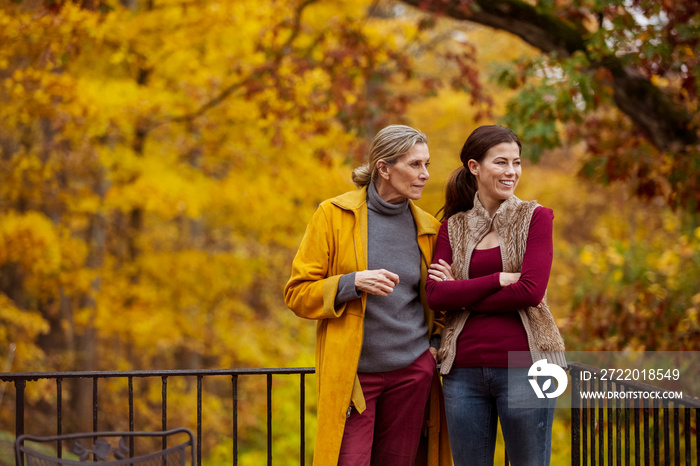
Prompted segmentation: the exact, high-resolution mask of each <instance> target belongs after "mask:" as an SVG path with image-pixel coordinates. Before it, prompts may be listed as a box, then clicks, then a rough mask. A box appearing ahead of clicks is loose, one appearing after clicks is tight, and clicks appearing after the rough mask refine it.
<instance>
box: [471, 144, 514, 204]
mask: <svg viewBox="0 0 700 466" xmlns="http://www.w3.org/2000/svg"><path fill="white" fill-rule="evenodd" d="M469 170H470V171H471V172H472V173H473V174H474V175H475V176H476V180H477V182H478V185H479V199H480V200H481V202H482V204H484V206H486V205H487V203H498V204H500V203H501V202H502V201H505V200H506V199H508V198H509V197H511V196H512V195H513V193H514V192H515V187H516V186H518V180H520V175H521V173H522V168H521V166H520V148H519V147H518V145H517V144H516V143H515V142H502V143H500V144H497V145H495V146H493V147H492V148H490V149H489V150H488V151H487V152H486V155H485V156H484V159H483V160H482V161H481V163H479V162H477V161H476V160H473V159H472V160H470V161H469Z"/></svg>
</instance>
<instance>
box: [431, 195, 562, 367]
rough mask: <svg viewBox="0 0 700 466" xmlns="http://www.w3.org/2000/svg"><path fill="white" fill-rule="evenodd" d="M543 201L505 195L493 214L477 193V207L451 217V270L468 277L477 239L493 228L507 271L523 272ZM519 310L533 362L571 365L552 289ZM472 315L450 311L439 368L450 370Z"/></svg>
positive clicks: (449, 222) (505, 270) (449, 230)
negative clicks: (550, 301) (556, 318)
mask: <svg viewBox="0 0 700 466" xmlns="http://www.w3.org/2000/svg"><path fill="white" fill-rule="evenodd" d="M537 207H538V204H537V202H536V201H529V202H525V201H521V200H520V199H518V198H517V197H515V196H511V197H510V198H509V199H507V200H505V201H504V202H503V203H502V204H501V205H500V207H499V208H498V210H497V211H496V213H495V214H494V215H493V217H491V216H490V215H489V213H488V211H487V210H486V209H485V208H484V206H483V205H482V204H481V201H479V194H478V193H477V194H476V195H475V196H474V207H473V208H472V209H470V210H468V211H467V212H460V213H457V214H455V215H453V216H451V217H450V218H449V219H448V223H447V231H448V233H449V237H450V246H451V247H452V273H453V274H454V276H455V278H456V279H457V280H466V279H468V278H469V264H470V261H471V258H472V254H473V252H474V249H475V248H476V246H477V244H479V242H481V240H482V239H483V238H484V236H486V235H487V234H488V232H489V231H491V226H492V225H493V227H494V229H495V230H496V233H498V241H499V245H500V249H501V258H502V261H503V271H504V272H520V271H521V268H522V265H523V257H524V256H525V248H526V246H527V236H528V233H529V230H530V220H531V219H532V214H533V212H534V211H535V209H536V208H537ZM518 314H519V315H520V319H521V320H522V322H523V327H525V333H526V334H527V341H528V346H529V349H530V355H531V356H532V360H533V362H535V361H539V360H540V359H547V361H548V362H549V363H554V364H557V365H559V366H561V367H564V368H566V366H567V364H566V357H565V355H564V340H563V339H562V337H561V335H560V334H559V329H558V328H557V325H556V323H555V322H554V317H553V316H552V313H551V312H550V311H549V307H548V306H547V294H546V292H545V296H544V298H543V299H542V302H541V303H540V304H538V305H537V306H536V307H529V308H526V309H519V310H518ZM468 318H469V310H467V309H462V310H461V311H452V312H449V313H448V314H447V316H446V319H445V328H444V330H443V332H442V343H441V345H440V351H439V354H438V356H439V360H440V362H441V365H440V373H441V374H443V375H445V374H448V373H449V372H450V370H451V369H452V365H453V363H454V360H455V357H456V356H457V340H458V337H459V334H460V333H462V330H463V329H464V324H465V323H466V322H467V319H468Z"/></svg>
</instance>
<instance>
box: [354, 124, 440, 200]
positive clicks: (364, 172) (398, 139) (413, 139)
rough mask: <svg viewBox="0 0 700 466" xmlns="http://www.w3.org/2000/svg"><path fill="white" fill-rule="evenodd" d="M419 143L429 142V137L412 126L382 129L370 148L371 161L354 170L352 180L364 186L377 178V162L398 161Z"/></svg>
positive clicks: (356, 184)
mask: <svg viewBox="0 0 700 466" xmlns="http://www.w3.org/2000/svg"><path fill="white" fill-rule="evenodd" d="M417 143H423V144H428V137H427V136H426V135H425V134H423V133H421V132H420V131H418V130H417V129H413V128H411V127H410V126H405V125H390V126H387V127H386V128H383V129H382V130H380V131H379V132H378V133H377V134H376V136H374V140H373V141H372V145H371V146H370V148H369V162H367V163H365V164H362V165H360V166H359V167H357V168H356V169H354V170H353V171H352V182H353V183H355V186H357V187H358V188H362V187H364V186H367V185H369V184H370V183H371V182H372V181H374V180H375V179H376V178H377V162H378V161H380V160H384V161H386V162H387V163H391V164H393V163H396V161H397V160H398V159H399V157H401V156H402V155H405V154H406V153H407V152H408V151H410V150H411V148H412V147H413V146H414V145H416V144H417Z"/></svg>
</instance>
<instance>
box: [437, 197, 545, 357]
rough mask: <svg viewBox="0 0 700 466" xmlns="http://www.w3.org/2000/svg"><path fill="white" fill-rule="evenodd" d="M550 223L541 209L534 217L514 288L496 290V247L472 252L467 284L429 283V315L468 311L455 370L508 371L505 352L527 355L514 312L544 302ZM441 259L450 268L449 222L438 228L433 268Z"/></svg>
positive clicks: (499, 262) (499, 269)
mask: <svg viewBox="0 0 700 466" xmlns="http://www.w3.org/2000/svg"><path fill="white" fill-rule="evenodd" d="M553 219H554V213H553V212H552V210H551V209H547V208H545V207H542V206H539V207H537V208H536V209H535V211H534V212H533V215H532V220H531V221H530V229H529V232H528V237H527V246H526V250H525V256H524V257H523V265H522V269H521V275H520V279H519V280H518V282H517V283H514V284H512V285H508V286H505V287H501V286H500V282H499V274H500V273H501V272H502V271H503V263H502V260H501V250H500V248H499V247H495V248H491V249H475V250H474V252H473V255H472V258H471V261H470V266H469V277H470V278H469V279H467V280H453V281H435V280H432V279H431V278H430V277H428V281H427V283H426V294H427V298H428V305H429V306H430V307H431V308H432V309H434V310H436V311H445V312H454V311H455V310H460V309H462V308H467V309H469V310H470V311H471V313H470V315H469V319H468V320H467V323H466V324H465V326H464V330H463V331H462V333H461V334H460V335H459V338H458V340H457V356H456V359H455V363H454V367H486V366H489V367H508V352H509V351H523V352H525V351H529V346H528V342H527V334H526V333H525V328H524V327H523V324H522V321H521V320H520V316H519V315H518V312H517V311H518V309H523V308H526V307H529V306H537V305H538V304H539V303H540V302H541V301H542V298H543V297H544V294H545V291H546V289H547V282H548V281H549V274H550V271H551V268H552V257H553V246H552V221H553ZM440 259H443V260H444V261H446V262H447V263H449V264H452V247H451V246H450V238H449V232H448V230H447V222H443V224H442V226H441V227H440V232H439V234H438V239H437V244H436V246H435V255H434V257H433V263H437V262H438V261H439V260H440ZM523 364H524V362H523Z"/></svg>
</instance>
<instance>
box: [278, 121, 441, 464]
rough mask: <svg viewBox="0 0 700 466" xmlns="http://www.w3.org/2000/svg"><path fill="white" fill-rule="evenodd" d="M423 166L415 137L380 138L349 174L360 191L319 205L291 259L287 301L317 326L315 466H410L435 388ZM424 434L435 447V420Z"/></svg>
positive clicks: (433, 229)
mask: <svg viewBox="0 0 700 466" xmlns="http://www.w3.org/2000/svg"><path fill="white" fill-rule="evenodd" d="M429 162H430V154H429V152H428V145H427V139H426V136H425V135H424V134H423V133H421V132H419V131H417V130H415V129H413V128H410V127H408V126H403V125H392V126H388V127H386V128H384V129H382V130H381V131H380V132H379V133H378V134H377V135H376V137H375V138H374V141H373V142H372V145H371V147H370V151H369V163H367V164H365V165H363V166H361V167H358V168H357V169H355V170H354V172H353V177H352V178H353V182H354V183H355V185H356V186H358V188H359V189H358V190H355V191H351V192H348V193H345V194H342V195H340V196H337V197H335V198H332V199H329V200H326V201H324V202H322V203H321V204H320V206H319V208H318V210H317V211H316V213H315V214H314V216H313V218H312V219H311V222H310V223H309V225H308V227H307V230H306V233H305V235H304V237H303V239H302V241H301V245H300V246H299V251H298V252H297V254H296V257H295V258H294V262H293V264H292V274H291V278H290V279H289V282H288V283H287V285H286V287H285V290H284V291H285V301H286V303H287V306H288V307H289V308H290V309H291V310H292V311H294V312H295V313H296V314H297V315H298V316H300V317H304V318H307V319H316V320H317V321H318V324H317V340H316V370H317V391H318V433H317V436H316V446H315V452H314V465H317V466H318V465H329V466H330V465H333V466H335V465H336V464H337V465H370V464H372V465H394V466H401V465H406V466H412V465H413V464H414V459H415V457H416V454H417V451H418V447H419V441H420V439H421V429H422V427H423V421H424V413H425V412H426V410H425V408H424V407H425V406H426V403H427V401H428V398H429V392H430V391H431V387H433V388H434V387H435V385H436V384H437V387H438V388H439V383H437V376H436V377H433V375H434V373H435V372H436V370H435V368H436V363H435V354H436V349H435V348H430V344H429V342H430V337H431V335H432V334H433V333H435V328H434V327H435V326H434V322H433V314H432V312H431V311H430V309H429V308H428V306H427V304H426V300H425V295H424V284H425V280H426V278H427V271H428V264H429V263H430V260H431V259H432V255H433V248H434V246H435V240H436V238H437V232H438V227H439V223H438V222H437V220H435V219H434V218H433V217H432V216H430V215H429V214H427V213H425V212H424V211H423V210H421V209H420V208H418V207H416V206H415V205H414V203H413V201H414V200H417V199H420V197H421V194H422V192H423V188H424V187H425V184H426V182H427V181H428V178H429V177H430V175H429V174H428V165H429ZM431 406H433V408H435V407H436V406H439V404H438V403H431ZM438 413H439V410H437V412H436V409H432V410H431V412H430V415H431V416H433V417H435V416H437V415H439V414H438ZM430 424H431V425H433V427H431V428H430V434H431V435H432V436H435V437H436V438H437V434H438V432H437V430H438V428H439V419H435V418H434V419H433V420H432V421H431V422H430ZM431 444H432V452H433V454H434V456H433V458H432V462H431V464H438V463H437V456H436V455H435V454H436V453H437V452H438V449H437V445H438V444H437V443H436V442H431ZM444 446H446V445H443V452H444ZM448 457H449V454H448V455H443V458H445V460H446V461H449V458H448ZM443 464H448V463H446V462H444V463H443Z"/></svg>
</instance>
